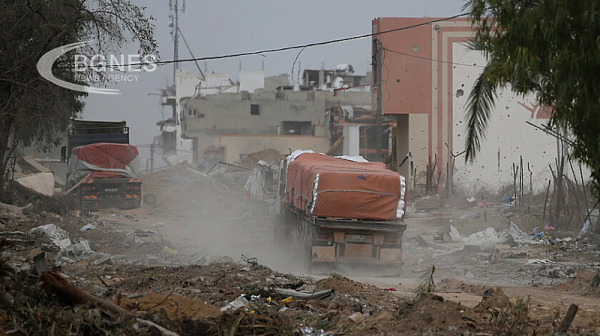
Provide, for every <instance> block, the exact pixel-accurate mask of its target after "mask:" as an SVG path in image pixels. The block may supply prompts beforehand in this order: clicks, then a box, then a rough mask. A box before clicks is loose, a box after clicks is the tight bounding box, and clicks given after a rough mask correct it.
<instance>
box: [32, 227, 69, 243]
mask: <svg viewBox="0 0 600 336" xmlns="http://www.w3.org/2000/svg"><path fill="white" fill-rule="evenodd" d="M29 233H31V234H42V235H44V236H46V237H47V238H49V239H50V240H52V242H53V243H54V245H56V246H58V247H60V248H61V249H63V248H66V247H68V246H70V245H71V240H70V239H69V234H68V233H67V231H65V230H63V229H61V228H59V227H58V226H56V225H54V224H46V225H42V226H38V227H36V228H33V229H31V230H30V231H29Z"/></svg>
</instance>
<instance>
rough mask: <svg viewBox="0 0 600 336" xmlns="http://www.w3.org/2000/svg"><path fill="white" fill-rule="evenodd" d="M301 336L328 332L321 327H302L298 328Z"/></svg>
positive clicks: (312, 335)
mask: <svg viewBox="0 0 600 336" xmlns="http://www.w3.org/2000/svg"><path fill="white" fill-rule="evenodd" d="M300 333H301V334H302V336H329V333H327V332H326V331H324V330H323V329H315V328H313V327H302V328H300Z"/></svg>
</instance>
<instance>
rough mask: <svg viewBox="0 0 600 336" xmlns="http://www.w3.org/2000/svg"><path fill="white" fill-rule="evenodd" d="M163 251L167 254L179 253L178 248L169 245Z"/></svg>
mask: <svg viewBox="0 0 600 336" xmlns="http://www.w3.org/2000/svg"><path fill="white" fill-rule="evenodd" d="M163 251H165V252H166V253H167V254H177V250H174V249H171V248H169V247H168V246H165V247H164V248H163Z"/></svg>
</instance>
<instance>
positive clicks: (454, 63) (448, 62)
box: [383, 48, 485, 68]
mask: <svg viewBox="0 0 600 336" xmlns="http://www.w3.org/2000/svg"><path fill="white" fill-rule="evenodd" d="M383 50H385V51H389V52H391V53H394V54H400V55H404V56H408V57H413V58H418V59H422V60H425V61H432V62H442V63H447V64H452V65H462V66H469V67H475V68H485V66H483V65H477V64H466V63H458V62H451V61H444V60H438V59H434V58H428V57H423V56H417V55H411V54H409V53H404V52H401V51H397V50H391V49H388V48H383Z"/></svg>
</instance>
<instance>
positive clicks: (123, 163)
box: [71, 142, 139, 178]
mask: <svg viewBox="0 0 600 336" xmlns="http://www.w3.org/2000/svg"><path fill="white" fill-rule="evenodd" d="M138 154H139V153H138V149H137V147H136V146H133V145H128V144H116V143H102V142H100V143H94V144H90V145H85V146H80V147H75V148H73V150H72V152H71V155H72V158H71V161H72V164H73V168H72V169H71V170H85V171H86V172H85V173H87V172H88V171H90V170H91V172H90V175H89V178H121V177H123V173H120V172H118V171H114V170H125V169H126V168H127V167H128V165H130V164H131V162H132V161H133V160H134V159H136V158H137V156H138ZM76 160H79V161H83V162H87V163H88V164H90V165H92V166H90V165H76V163H77V162H76ZM93 166H95V167H97V168H100V169H104V170H100V169H98V170H94V169H93V168H92V167H93ZM107 169H113V171H111V170H107ZM82 174H83V173H82ZM82 174H79V175H82Z"/></svg>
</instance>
